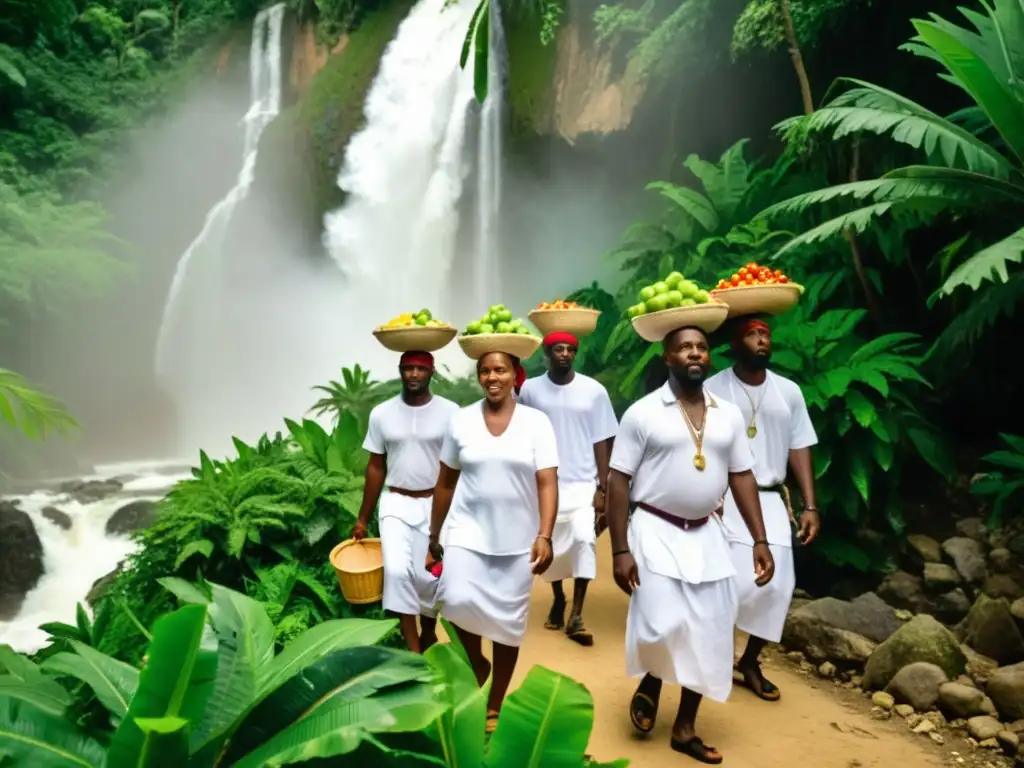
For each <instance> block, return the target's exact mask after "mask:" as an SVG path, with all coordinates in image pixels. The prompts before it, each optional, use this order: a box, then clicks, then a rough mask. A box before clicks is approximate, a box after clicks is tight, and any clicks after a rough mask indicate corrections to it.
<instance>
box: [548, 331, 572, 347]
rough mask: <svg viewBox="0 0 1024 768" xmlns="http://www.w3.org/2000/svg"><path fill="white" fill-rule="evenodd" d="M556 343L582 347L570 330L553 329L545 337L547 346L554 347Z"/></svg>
mask: <svg viewBox="0 0 1024 768" xmlns="http://www.w3.org/2000/svg"><path fill="white" fill-rule="evenodd" d="M556 344H568V345H569V346H570V347H572V348H573V349H579V348H580V342H579V340H578V339H577V338H576V337H575V336H573V335H572V334H571V333H569V332H568V331H552V332H551V333H549V334H548V335H547V336H545V337H544V346H545V347H553V346H555V345H556Z"/></svg>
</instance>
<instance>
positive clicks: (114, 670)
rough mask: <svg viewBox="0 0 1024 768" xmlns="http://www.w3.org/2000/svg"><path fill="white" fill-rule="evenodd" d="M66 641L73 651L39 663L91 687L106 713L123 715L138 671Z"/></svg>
mask: <svg viewBox="0 0 1024 768" xmlns="http://www.w3.org/2000/svg"><path fill="white" fill-rule="evenodd" d="M68 643H70V645H71V647H72V648H74V649H75V652H74V653H69V652H68V651H62V652H60V653H58V654H56V655H54V656H51V657H50V658H49V659H47V660H46V661H45V662H44V663H43V666H42V669H43V670H45V671H46V672H50V673H51V674H56V675H65V676H67V677H73V678H75V679H76V680H81V681H82V682H83V683H85V684H86V685H87V686H89V687H90V688H91V689H92V691H93V693H95V694H96V698H97V699H99V701H100V703H101V704H102V705H103V706H104V707H106V708H107V710H108V711H109V712H110V714H112V715H114V717H116V718H123V717H124V716H125V714H127V712H128V703H129V702H130V701H131V698H132V696H134V695H135V690H136V688H138V685H139V670H137V669H136V668H135V667H133V666H131V665H130V664H125V663H124V662H123V661H118V660H117V659H115V658H112V657H110V656H107V655H106V654H105V653H100V652H99V651H97V650H96V649H95V648H90V647H89V646H88V645H86V644H85V643H82V642H79V641H78V640H68Z"/></svg>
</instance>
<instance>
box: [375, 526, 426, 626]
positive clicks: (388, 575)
mask: <svg viewBox="0 0 1024 768" xmlns="http://www.w3.org/2000/svg"><path fill="white" fill-rule="evenodd" d="M429 541H430V539H429V537H428V536H426V535H424V534H423V532H422V531H419V530H417V529H415V528H413V527H412V526H410V525H409V524H408V523H406V522H404V521H402V520H400V519H399V518H397V517H382V518H381V519H380V544H381V551H382V554H383V556H384V600H383V606H384V610H386V611H392V612H394V613H400V614H404V615H406V616H428V617H431V618H433V617H434V616H436V615H437V611H436V610H435V608H434V598H435V596H436V592H437V581H438V580H437V579H436V578H434V577H433V576H431V575H430V573H429V572H428V571H427V569H426V562H427V545H428V543H429Z"/></svg>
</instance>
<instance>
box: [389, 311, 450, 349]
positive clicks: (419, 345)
mask: <svg viewBox="0 0 1024 768" xmlns="http://www.w3.org/2000/svg"><path fill="white" fill-rule="evenodd" d="M457 333H458V330H457V329H456V328H455V326H453V325H449V324H448V323H445V322H442V321H440V320H435V319H434V316H433V315H432V314H431V312H430V310H429V309H421V310H420V311H419V312H417V313H416V314H412V313H411V312H403V313H402V314H400V315H399V316H398V317H394V318H392V319H391V320H388V321H387V322H386V323H384V325H381V326H378V327H376V328H374V329H373V335H374V338H376V339H377V341H379V342H380V343H381V344H383V345H384V347H386V348H387V349H390V350H391V351H392V352H436V351H437V350H439V349H441V348H442V347H444V346H445V345H446V344H448V342H450V341H451V340H452V339H454V338H455V335H456V334H457Z"/></svg>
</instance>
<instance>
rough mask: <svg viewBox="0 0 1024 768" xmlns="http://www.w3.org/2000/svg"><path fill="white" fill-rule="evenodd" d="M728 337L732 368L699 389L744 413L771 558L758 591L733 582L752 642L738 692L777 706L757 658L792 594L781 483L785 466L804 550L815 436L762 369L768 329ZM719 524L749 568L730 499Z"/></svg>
mask: <svg viewBox="0 0 1024 768" xmlns="http://www.w3.org/2000/svg"><path fill="white" fill-rule="evenodd" d="M732 330H733V338H732V350H733V356H734V357H735V359H736V364H735V365H734V366H733V367H732V368H729V369H727V370H724V371H722V372H720V373H717V374H715V375H714V376H712V377H711V378H710V379H708V382H707V384H706V385H705V386H706V387H707V389H708V391H710V392H711V393H713V394H714V395H716V396H718V397H720V398H722V399H724V400H728V401H729V402H731V403H733V404H735V405H736V406H737V407H738V408H739V409H740V412H741V413H742V414H743V423H744V425H745V429H744V433H745V436H746V440H747V441H748V442H749V444H750V447H751V450H752V451H753V454H754V477H755V478H756V479H757V485H758V489H759V491H760V494H759V495H760V497H761V509H762V510H763V511H764V525H765V533H766V535H765V538H767V539H768V545H769V548H770V549H771V551H772V556H773V557H774V559H775V578H774V579H772V582H771V584H769V585H768V586H766V587H765V588H764V589H758V588H757V587H755V586H754V581H753V578H752V577H751V574H749V573H746V572H744V571H742V570H740V571H739V575H738V576H737V579H736V589H737V593H738V597H739V610H738V612H737V616H736V626H737V627H739V628H740V629H741V630H743V631H744V632H746V633H748V634H749V635H750V638H749V640H748V641H747V647H746V649H745V650H744V652H743V656H742V657H741V658H740V660H739V662H738V663H737V664H736V670H737V671H738V672H739V673H740V675H742V677H743V684H744V686H745V687H747V688H749V689H750V690H751V691H753V692H754V694H755V695H757V696H758V697H760V698H762V699H764V700H765V701H778V700H779V698H780V696H781V694H780V692H779V689H778V688H777V687H776V686H775V685H774V684H773V683H772V682H771V681H769V680H767V679H766V678H765V676H764V674H763V673H762V671H761V665H760V661H759V658H760V653H761V650H762V649H763V648H764V647H765V645H767V644H768V643H770V642H771V643H777V642H779V640H781V639H782V629H783V627H784V626H785V623H786V614H787V613H788V612H789V605H790V602H791V601H792V599H793V589H794V588H795V587H796V573H795V571H794V569H793V548H792V542H793V531H792V528H791V527H790V520H791V517H790V514H791V513H790V511H789V509H788V505H787V501H786V499H787V497H786V490H785V488H784V486H783V482H784V481H785V479H786V468H787V465H788V467H789V468H790V469H791V470H792V472H793V475H794V476H795V477H796V482H797V484H798V485H799V487H800V495H801V497H802V498H803V503H804V507H803V512H802V513H801V515H800V527H799V531H798V534H797V535H798V538H799V540H800V542H801V543H802V544H810V543H811V542H812V541H814V538H815V537H816V536H817V535H818V529H819V528H820V520H819V517H818V508H817V506H815V498H814V467H813V464H812V462H811V446H813V445H816V444H817V442H818V436H817V435H816V434H815V432H814V425H813V424H811V417H810V415H809V414H808V413H807V404H806V402H805V401H804V396H803V393H802V392H801V391H800V387H799V385H798V384H796V383H795V382H793V381H790V380H789V379H786V378H784V377H782V376H779V375H778V374H776V373H773V372H771V371H769V370H768V363H769V362H770V361H771V355H772V338H771V332H770V330H769V328H768V325H767V323H765V322H764V321H763V320H761V319H759V318H756V317H754V318H751V317H747V318H739V319H738V320H737V321H736V322H735V323H733V324H732ZM723 519H724V520H725V524H726V528H727V529H728V537H729V542H730V546H731V548H732V553H733V560H734V561H735V562H736V563H742V562H749V561H750V548H751V546H752V544H753V540H752V539H751V538H750V534H749V533H748V532H747V529H746V526H744V525H743V520H742V518H741V517H740V513H739V511H738V510H737V509H736V503H735V501H734V499H733V497H732V495H731V494H729V495H727V496H726V498H725V503H724V517H723ZM737 567H738V566H737Z"/></svg>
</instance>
